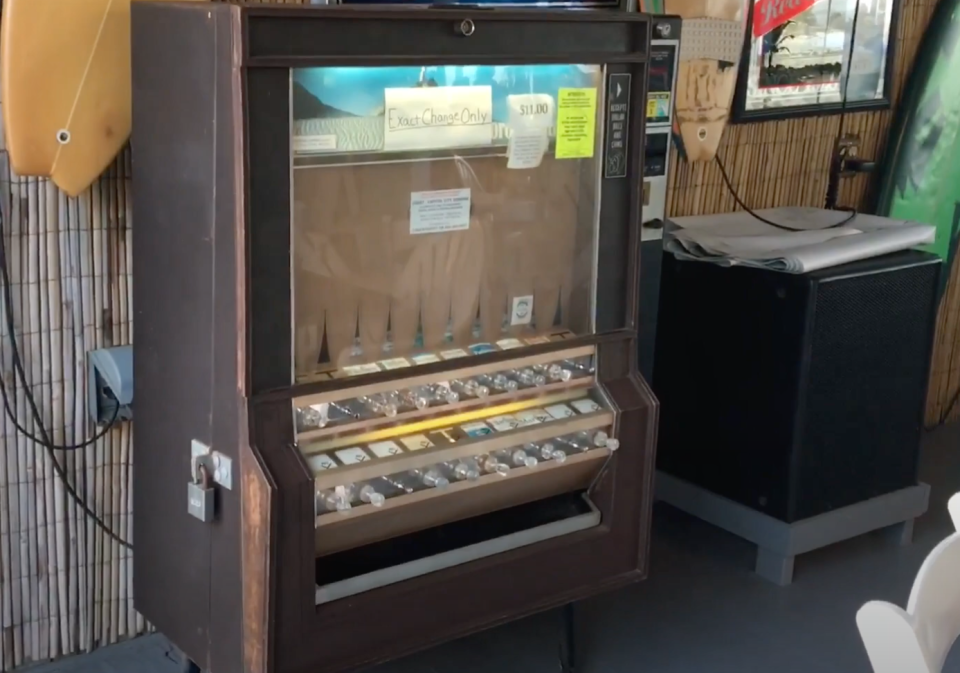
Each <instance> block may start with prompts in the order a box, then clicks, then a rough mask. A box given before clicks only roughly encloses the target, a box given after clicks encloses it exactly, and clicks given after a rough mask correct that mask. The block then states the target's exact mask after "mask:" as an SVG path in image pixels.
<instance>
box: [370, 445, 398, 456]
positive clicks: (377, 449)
mask: <svg viewBox="0 0 960 673" xmlns="http://www.w3.org/2000/svg"><path fill="white" fill-rule="evenodd" d="M370 450H371V451H373V454H374V455H375V456H376V457H377V458H389V457H390V456H399V455H400V454H401V453H403V449H401V448H400V447H399V446H397V443H396V442H390V441H387V442H373V443H372V444H371V445H370Z"/></svg>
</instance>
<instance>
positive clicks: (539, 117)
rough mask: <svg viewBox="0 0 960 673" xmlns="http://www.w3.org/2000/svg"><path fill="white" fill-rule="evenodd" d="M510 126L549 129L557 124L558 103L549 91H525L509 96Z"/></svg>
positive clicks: (514, 127) (513, 127)
mask: <svg viewBox="0 0 960 673" xmlns="http://www.w3.org/2000/svg"><path fill="white" fill-rule="evenodd" d="M507 109H508V110H509V113H510V122H509V123H510V128H512V129H514V130H516V129H518V128H527V129H548V128H551V127H553V126H555V123H554V122H555V120H556V118H557V108H556V104H555V103H554V102H553V96H551V95H550V94H548V93H524V94H516V95H513V96H507Z"/></svg>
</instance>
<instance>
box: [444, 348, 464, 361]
mask: <svg viewBox="0 0 960 673" xmlns="http://www.w3.org/2000/svg"><path fill="white" fill-rule="evenodd" d="M468 355H470V353H468V352H467V351H465V350H463V349H462V348H455V349H453V350H450V351H440V357H442V358H443V359H444V360H453V359H455V358H465V357H467V356H468Z"/></svg>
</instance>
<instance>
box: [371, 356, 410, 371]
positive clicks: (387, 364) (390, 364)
mask: <svg viewBox="0 0 960 673" xmlns="http://www.w3.org/2000/svg"><path fill="white" fill-rule="evenodd" d="M378 364H379V365H380V366H381V367H383V368H384V369H403V368H404V367H409V366H410V361H409V360H407V359H406V358H391V359H389V360H381V361H380V362H379V363H378Z"/></svg>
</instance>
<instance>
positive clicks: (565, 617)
mask: <svg viewBox="0 0 960 673" xmlns="http://www.w3.org/2000/svg"><path fill="white" fill-rule="evenodd" d="M560 615H561V616H560V619H561V624H560V671H561V672H562V673H575V671H576V662H577V658H576V640H577V638H576V632H575V628H576V626H575V623H574V609H573V603H567V604H566V605H564V606H563V607H562V608H561V609H560Z"/></svg>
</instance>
